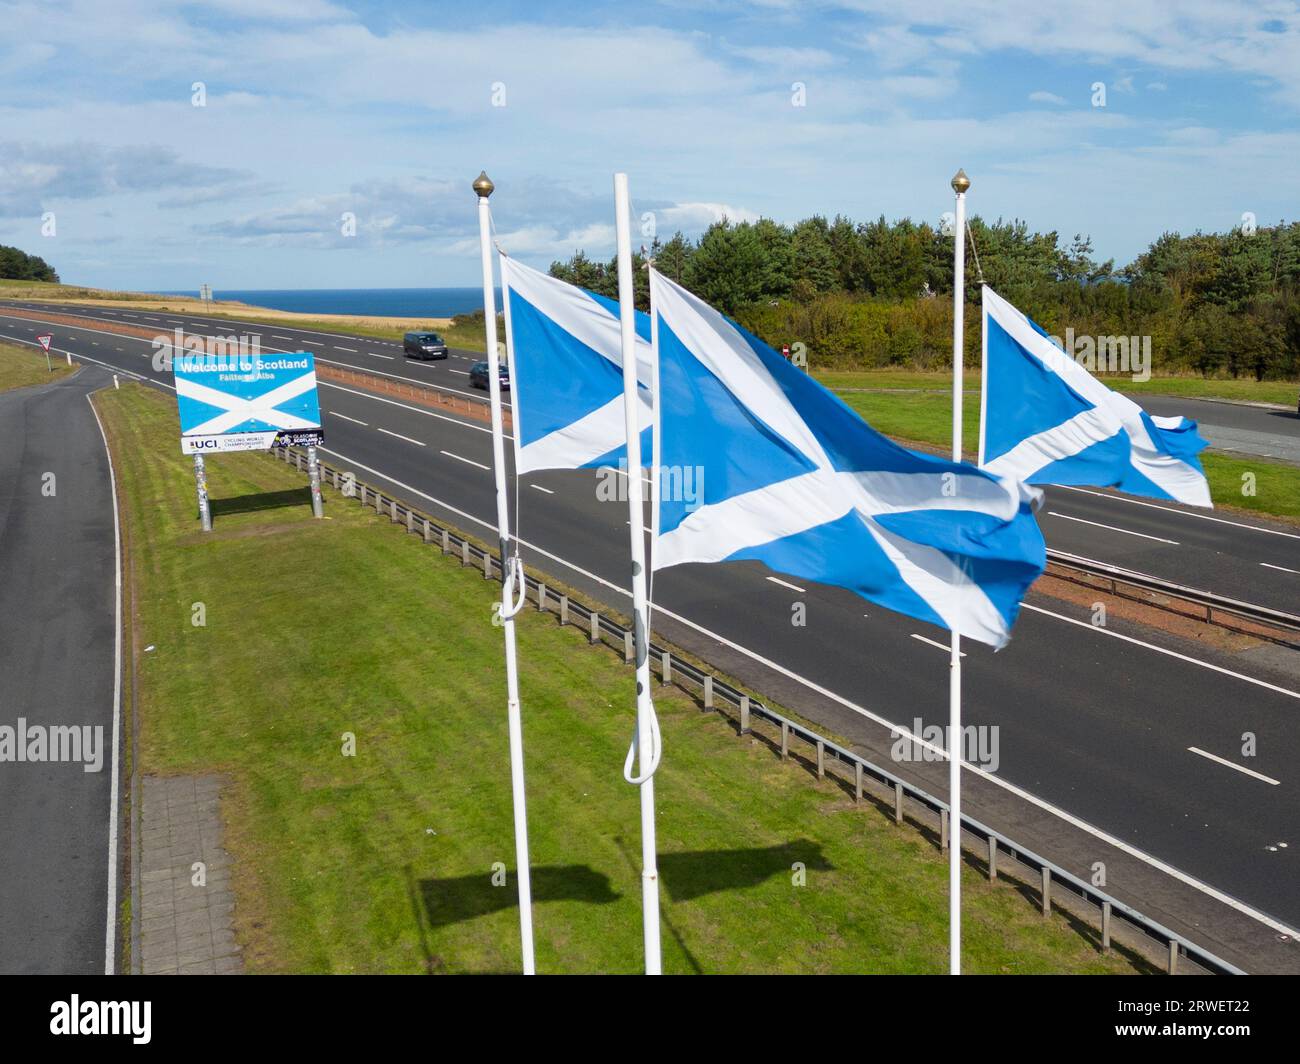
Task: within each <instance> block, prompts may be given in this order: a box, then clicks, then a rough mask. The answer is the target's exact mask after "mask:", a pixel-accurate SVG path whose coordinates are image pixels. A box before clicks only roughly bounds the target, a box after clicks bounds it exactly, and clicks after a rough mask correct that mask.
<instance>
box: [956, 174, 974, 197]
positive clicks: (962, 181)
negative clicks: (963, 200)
mask: <svg viewBox="0 0 1300 1064" xmlns="http://www.w3.org/2000/svg"><path fill="white" fill-rule="evenodd" d="M968 188H970V178H969V177H967V176H966V171H965V170H958V171H957V172H956V173H955V174H953V175H952V190H953V191H954V192H955V193H957V195H959V196H960V195H961V194H962V193H963V192H965V191H966V190H967V189H968Z"/></svg>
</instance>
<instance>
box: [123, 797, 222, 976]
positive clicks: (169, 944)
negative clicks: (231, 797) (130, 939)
mask: <svg viewBox="0 0 1300 1064" xmlns="http://www.w3.org/2000/svg"><path fill="white" fill-rule="evenodd" d="M221 784H222V780H221V778H220V777H218V776H172V777H166V778H163V777H158V776H145V777H144V779H143V780H142V781H141V787H140V806H141V812H140V826H139V833H140V834H139V838H140V864H139V869H140V871H139V902H138V905H137V907H136V910H135V911H136V912H137V913H138V914H139V918H140V939H139V949H138V952H137V953H136V957H137V964H136V970H137V971H139V972H142V973H143V974H145V975H233V974H235V973H237V972H240V971H242V969H243V963H242V960H241V957H240V949H239V946H238V945H237V944H236V943H235V935H234V930H233V921H234V913H235V899H234V895H233V894H232V893H231V891H230V857H229V855H227V854H226V852H225V851H224V850H223V849H222V848H221V817H220V813H219V809H218V800H219V796H220V791H221Z"/></svg>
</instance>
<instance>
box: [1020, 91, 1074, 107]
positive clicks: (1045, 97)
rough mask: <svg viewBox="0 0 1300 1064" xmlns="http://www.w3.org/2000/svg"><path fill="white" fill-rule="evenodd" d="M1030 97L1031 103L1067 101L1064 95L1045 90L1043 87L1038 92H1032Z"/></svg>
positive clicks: (1060, 102)
mask: <svg viewBox="0 0 1300 1064" xmlns="http://www.w3.org/2000/svg"><path fill="white" fill-rule="evenodd" d="M1029 99H1030V102H1031V103H1054V104H1064V103H1066V102H1067V101H1066V99H1065V97H1064V96H1057V95H1056V93H1054V92H1044V91H1042V90H1041V89H1040V90H1039V91H1038V92H1031V93H1030V94H1029Z"/></svg>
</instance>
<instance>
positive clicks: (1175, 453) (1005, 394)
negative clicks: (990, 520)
mask: <svg viewBox="0 0 1300 1064" xmlns="http://www.w3.org/2000/svg"><path fill="white" fill-rule="evenodd" d="M982 292H983V304H984V314H983V317H984V370H983V373H984V389H983V397H982V399H981V403H982V409H981V416H980V465H981V466H982V467H983V468H985V469H987V470H988V471H989V472H991V473H996V474H998V475H1000V476H1006V477H1013V478H1015V479H1018V480H1024V481H1026V482H1027V483H1030V484H1068V485H1088V486H1092V487H1101V488H1118V489H1119V490H1120V491H1124V492H1128V493H1129V494H1131V495H1145V496H1149V497H1151V498H1156V499H1171V500H1173V501H1175V502H1182V503H1188V504H1190V505H1192V506H1212V505H1213V504H1212V503H1211V501H1210V487H1209V484H1208V483H1207V481H1206V479H1205V472H1204V470H1203V469H1202V468H1201V463H1200V460H1199V459H1198V458H1197V455H1198V454H1199V453H1200V452H1201V451H1202V450H1203V449H1204V448H1205V447H1206V446H1207V443H1206V441H1205V440H1204V439H1203V438H1202V437H1201V435H1200V434H1199V433H1198V432H1197V430H1196V422H1195V421H1191V420H1189V419H1187V418H1183V417H1154V416H1152V415H1151V414H1148V413H1147V412H1146V411H1145V410H1143V409H1142V408H1141V407H1140V406H1138V404H1137V403H1135V402H1133V400H1132V399H1130V398H1128V397H1127V396H1125V395H1121V394H1120V393H1119V392H1116V391H1112V390H1111V389H1110V388H1107V387H1106V386H1105V385H1104V384H1102V383H1101V381H1099V380H1098V379H1097V378H1096V377H1094V376H1093V375H1092V374H1091V373H1089V372H1088V370H1087V369H1085V368H1084V367H1083V366H1081V365H1080V364H1079V363H1078V362H1076V361H1075V360H1074V359H1073V358H1071V357H1070V356H1069V355H1068V354H1066V353H1065V352H1064V351H1063V350H1062V349H1061V348H1059V347H1058V346H1057V345H1056V344H1055V343H1053V342H1052V340H1051V339H1050V338H1049V337H1048V335H1047V334H1046V333H1045V332H1044V331H1043V330H1042V329H1041V328H1040V327H1039V326H1038V325H1037V323H1035V322H1034V321H1032V320H1031V319H1030V318H1028V317H1027V316H1026V315H1024V314H1022V313H1021V312H1020V311H1019V310H1017V309H1016V308H1015V307H1014V306H1012V305H1011V304H1010V303H1008V302H1007V301H1006V300H1005V299H1003V298H1002V297H1001V296H999V295H998V294H997V293H996V292H994V291H993V289H991V288H989V287H988V285H985V286H984V287H983V289H982Z"/></svg>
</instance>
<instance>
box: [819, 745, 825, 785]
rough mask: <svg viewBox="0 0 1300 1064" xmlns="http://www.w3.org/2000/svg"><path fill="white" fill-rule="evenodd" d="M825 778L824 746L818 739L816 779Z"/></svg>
mask: <svg viewBox="0 0 1300 1064" xmlns="http://www.w3.org/2000/svg"><path fill="white" fill-rule="evenodd" d="M825 777H826V744H825V743H824V742H822V741H821V740H820V739H818V740H817V778H818V779H819V780H820V779H824V778H825Z"/></svg>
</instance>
